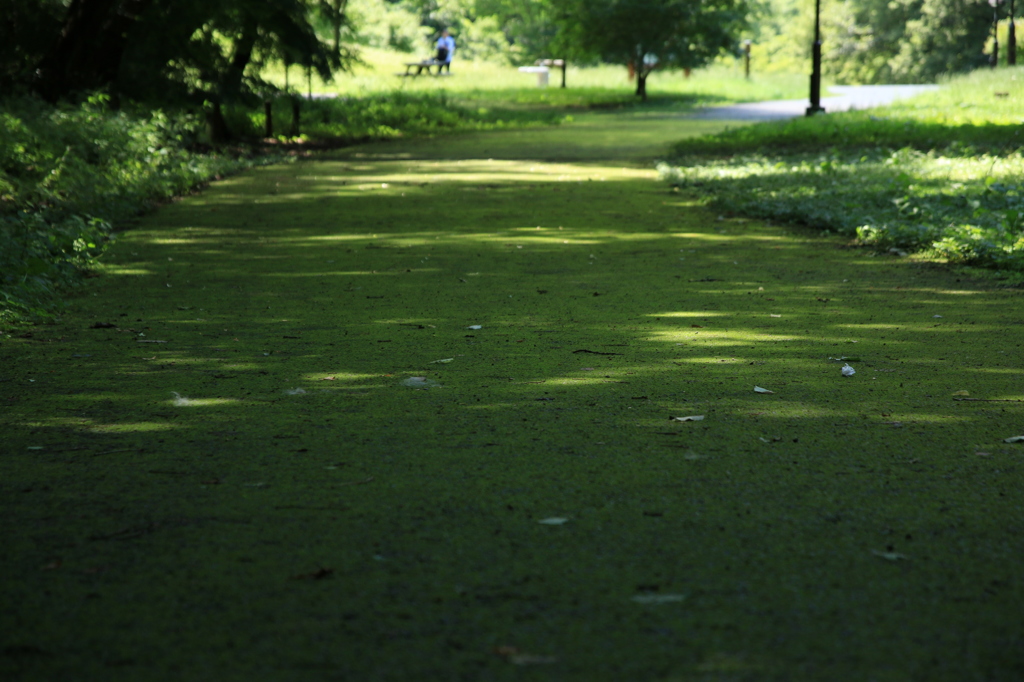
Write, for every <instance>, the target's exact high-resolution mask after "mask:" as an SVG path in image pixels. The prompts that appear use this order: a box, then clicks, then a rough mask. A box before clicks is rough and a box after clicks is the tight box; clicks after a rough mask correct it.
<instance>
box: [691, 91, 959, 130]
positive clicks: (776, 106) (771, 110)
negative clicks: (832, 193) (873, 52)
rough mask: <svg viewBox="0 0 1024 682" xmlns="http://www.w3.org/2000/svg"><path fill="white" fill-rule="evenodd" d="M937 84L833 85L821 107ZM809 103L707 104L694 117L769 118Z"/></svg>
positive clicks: (888, 98)
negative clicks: (719, 105)
mask: <svg viewBox="0 0 1024 682" xmlns="http://www.w3.org/2000/svg"><path fill="white" fill-rule="evenodd" d="M938 87H939V86H937V85H853V86H847V85H834V86H832V87H830V88H829V89H828V90H829V91H830V92H833V93H836V94H835V96H833V97H824V98H822V100H821V106H823V107H825V111H833V112H834V111H849V110H851V109H869V108H871V107H877V106H881V105H883V104H889V103H890V102H893V101H895V100H898V99H906V98H907V97H913V96H915V95H919V94H921V93H922V92H928V91H929V90H937V89H938ZM808 104H810V102H809V101H808V100H806V99H789V100H776V101H773V102H750V103H747V104H734V105H732V106H727V107H709V108H707V109H703V110H701V111H700V112H698V113H697V114H696V115H695V117H696V118H707V119H739V120H745V121H750V120H754V121H770V120H775V119H783V118H794V117H796V116H803V115H804V113H805V111H806V109H807V106H808Z"/></svg>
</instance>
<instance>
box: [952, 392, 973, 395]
mask: <svg viewBox="0 0 1024 682" xmlns="http://www.w3.org/2000/svg"><path fill="white" fill-rule="evenodd" d="M953 395H962V396H968V395H970V393H969V392H968V391H956V392H954V393H953Z"/></svg>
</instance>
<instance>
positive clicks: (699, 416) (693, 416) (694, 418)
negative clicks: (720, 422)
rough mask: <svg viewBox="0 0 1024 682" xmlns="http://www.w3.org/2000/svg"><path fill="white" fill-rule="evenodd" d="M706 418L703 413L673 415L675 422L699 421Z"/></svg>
mask: <svg viewBox="0 0 1024 682" xmlns="http://www.w3.org/2000/svg"><path fill="white" fill-rule="evenodd" d="M703 419H704V415H702V414H691V415H690V416H689V417H672V421H674V422H699V421H701V420H703Z"/></svg>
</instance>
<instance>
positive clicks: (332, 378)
mask: <svg viewBox="0 0 1024 682" xmlns="http://www.w3.org/2000/svg"><path fill="white" fill-rule="evenodd" d="M320 381H334V377H324V378H323V379H321V380H320Z"/></svg>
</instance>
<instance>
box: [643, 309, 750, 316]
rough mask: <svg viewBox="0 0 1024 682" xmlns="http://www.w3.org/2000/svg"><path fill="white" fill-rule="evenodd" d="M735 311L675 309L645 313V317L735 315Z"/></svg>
mask: <svg viewBox="0 0 1024 682" xmlns="http://www.w3.org/2000/svg"><path fill="white" fill-rule="evenodd" d="M736 316H737V313H723V312H717V311H714V310H701V311H692V312H686V311H675V312H668V313H647V314H646V317H655V318H658V317H736Z"/></svg>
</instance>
